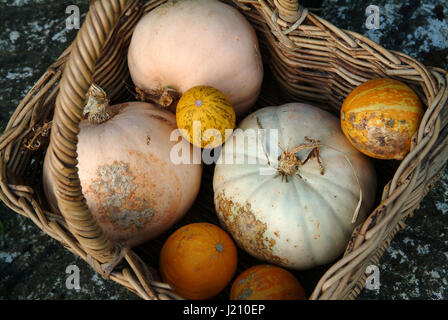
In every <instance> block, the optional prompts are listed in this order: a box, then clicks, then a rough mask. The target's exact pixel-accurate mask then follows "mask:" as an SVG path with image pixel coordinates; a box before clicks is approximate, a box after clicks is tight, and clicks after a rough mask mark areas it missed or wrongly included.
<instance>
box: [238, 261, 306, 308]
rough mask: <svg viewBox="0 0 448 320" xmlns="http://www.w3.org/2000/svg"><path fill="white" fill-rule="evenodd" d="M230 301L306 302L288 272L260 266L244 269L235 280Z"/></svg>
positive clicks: (298, 283)
mask: <svg viewBox="0 0 448 320" xmlns="http://www.w3.org/2000/svg"><path fill="white" fill-rule="evenodd" d="M230 300H306V296H305V290H304V289H303V287H302V285H301V284H300V282H299V281H298V280H297V279H296V278H295V277H294V276H293V275H292V274H291V273H290V272H289V271H287V270H285V269H283V268H280V267H277V266H273V265H267V264H262V265H257V266H253V267H251V268H249V269H246V270H245V271H244V272H242V273H241V274H240V275H239V276H238V277H237V278H236V279H235V281H234V282H233V284H232V288H231V290H230Z"/></svg>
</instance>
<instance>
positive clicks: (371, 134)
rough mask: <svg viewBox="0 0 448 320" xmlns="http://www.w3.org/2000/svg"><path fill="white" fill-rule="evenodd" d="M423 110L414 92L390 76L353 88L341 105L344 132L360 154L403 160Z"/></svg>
mask: <svg viewBox="0 0 448 320" xmlns="http://www.w3.org/2000/svg"><path fill="white" fill-rule="evenodd" d="M423 113H424V110H423V107H422V104H421V102H420V99H419V98H418V96H417V94H416V93H415V92H414V91H413V90H412V89H411V88H410V87H409V86H407V85H406V84H404V83H402V82H400V81H397V80H394V79H387V78H384V79H373V80H370V81H367V82H365V83H363V84H362V85H360V86H358V87H357V88H355V89H354V90H353V91H352V92H351V93H350V94H349V95H348V96H347V98H346V99H345V101H344V103H343V105H342V108H341V126H342V130H343V132H344V134H345V135H346V137H347V138H348V139H349V141H350V142H351V143H352V144H353V146H354V147H355V148H357V149H358V150H359V151H361V152H362V153H364V154H366V155H368V156H370V157H373V158H377V159H397V160H401V159H403V158H404V157H405V156H406V154H407V153H408V152H409V150H410V145H411V139H412V136H413V135H414V133H415V132H416V131H417V130H418V127H419V124H420V121H421V119H422V116H423Z"/></svg>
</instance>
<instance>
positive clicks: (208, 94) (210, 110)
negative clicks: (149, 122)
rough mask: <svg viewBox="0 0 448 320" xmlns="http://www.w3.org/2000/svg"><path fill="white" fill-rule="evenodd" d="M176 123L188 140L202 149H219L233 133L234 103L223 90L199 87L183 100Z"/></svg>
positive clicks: (183, 97)
mask: <svg viewBox="0 0 448 320" xmlns="http://www.w3.org/2000/svg"><path fill="white" fill-rule="evenodd" d="M176 121H177V127H178V128H179V129H180V132H181V134H182V136H183V137H184V138H185V139H186V140H187V141H190V142H191V143H192V144H194V145H195V146H197V147H201V148H216V147H219V146H220V145H221V144H223V143H224V142H225V141H226V139H227V138H228V137H229V136H230V134H231V133H232V131H233V129H234V128H235V125H236V115H235V110H234V108H233V105H232V103H231V102H230V100H229V99H228V98H227V96H226V95H225V94H224V93H222V92H221V91H220V90H218V89H216V88H213V87H211V86H196V87H193V88H191V89H189V90H187V91H186V92H185V93H184V94H183V95H182V97H181V98H180V100H179V102H178V104H177V108H176Z"/></svg>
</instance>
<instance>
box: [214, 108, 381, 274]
mask: <svg viewBox="0 0 448 320" xmlns="http://www.w3.org/2000/svg"><path fill="white" fill-rule="evenodd" d="M259 125H260V126H261V127H262V128H263V129H265V130H266V131H265V132H266V135H265V136H267V137H268V139H264V140H263V139H262V136H263V135H262V134H261V133H260V134H258V135H257V134H249V132H250V131H252V132H254V133H257V132H259V131H258V128H259ZM240 129H241V130H240ZM271 131H272V132H275V131H277V132H278V137H279V139H278V141H277V140H275V139H274V140H271V139H269V136H270V134H271ZM305 137H308V138H310V139H316V140H320V141H321V142H322V143H324V144H325V145H327V146H331V147H332V148H330V147H326V146H322V147H321V148H320V159H321V160H322V165H323V167H324V169H325V172H324V174H323V175H321V174H320V169H319V165H318V163H317V161H316V160H315V159H314V160H310V161H309V162H307V163H306V164H305V165H303V166H300V167H299V168H298V174H299V175H300V177H299V176H297V175H295V176H291V177H289V179H288V181H285V180H284V179H282V178H281V177H279V176H277V175H276V174H272V175H271V174H263V173H268V172H267V170H269V169H271V168H278V167H279V165H280V164H279V160H278V158H279V156H280V155H281V154H282V151H281V149H278V150H275V148H276V147H277V146H278V143H280V145H281V146H282V148H287V147H288V144H289V142H290V148H291V149H292V148H294V147H295V146H298V145H299V144H303V143H305ZM290 138H292V139H291V140H290ZM263 145H264V146H265V147H264V148H263ZM335 149H336V150H339V151H340V152H338V151H336V150H335ZM309 152H310V150H301V151H299V152H297V154H298V156H299V157H300V159H302V160H304V159H305V158H306V157H307V155H308V153H309ZM266 153H267V154H268V155H269V163H268V160H267V157H266ZM271 153H272V154H271ZM346 157H347V158H348V159H350V161H351V163H352V165H353V168H354V169H355V171H356V173H357V176H358V178H359V182H360V185H361V188H362V191H363V201H362V205H361V209H360V211H359V214H358V217H357V218H358V219H357V222H356V223H359V222H360V221H363V219H365V216H366V214H367V213H368V212H370V209H371V206H372V205H373V201H374V199H375V190H376V176H375V170H374V168H373V166H372V164H371V163H370V161H369V159H368V158H367V157H365V156H364V155H363V154H361V153H360V152H359V151H357V150H356V149H355V148H353V146H351V145H350V142H348V141H347V139H346V138H345V136H344V134H343V133H342V131H341V127H340V122H339V119H338V118H336V117H335V116H333V115H331V114H330V113H328V112H325V111H323V110H321V109H319V108H317V107H313V106H310V105H306V104H300V103H290V104H286V105H282V106H275V107H266V108H263V109H259V110H257V111H256V112H254V113H252V114H251V115H249V116H248V117H246V118H245V119H244V120H243V121H242V122H241V123H240V124H239V126H238V128H237V129H236V130H235V132H234V134H233V135H232V137H231V138H230V139H229V140H228V141H227V142H226V143H225V144H224V146H223V148H222V151H221V154H220V157H219V159H218V160H217V164H216V166H215V172H214V176H213V191H214V202H215V209H216V213H217V215H218V218H219V219H220V221H221V223H222V224H223V225H224V226H225V227H226V229H227V230H228V231H229V232H230V234H231V235H232V237H233V239H234V240H235V242H236V243H237V245H238V246H239V247H241V248H242V249H244V250H245V251H246V252H248V253H249V254H251V255H253V256H255V257H256V258H258V259H260V260H263V261H267V262H269V263H270V264H275V265H279V266H282V267H286V268H291V269H297V270H299V269H302V270H303V269H309V268H312V267H314V266H317V265H322V264H326V263H329V262H331V261H333V260H334V259H335V258H337V257H338V256H339V255H340V254H341V253H342V252H343V250H344V249H345V247H346V245H347V241H348V240H349V238H350V235H351V233H352V231H353V228H354V227H355V225H356V223H352V218H353V215H354V212H355V209H356V207H357V204H358V201H359V191H360V189H359V188H360V187H359V185H358V182H357V180H356V177H355V175H354V172H353V169H352V167H351V166H350V164H349V163H348V162H347V160H346ZM238 158H240V159H241V160H243V161H238ZM245 159H246V160H245ZM272 170H274V169H272Z"/></svg>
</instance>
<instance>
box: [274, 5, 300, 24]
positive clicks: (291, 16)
mask: <svg viewBox="0 0 448 320" xmlns="http://www.w3.org/2000/svg"><path fill="white" fill-rule="evenodd" d="M274 4H275V6H276V7H277V9H278V15H279V17H280V18H281V19H282V20H284V21H286V22H290V23H294V22H296V21H297V19H299V17H300V10H299V9H300V5H299V1H298V0H274Z"/></svg>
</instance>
